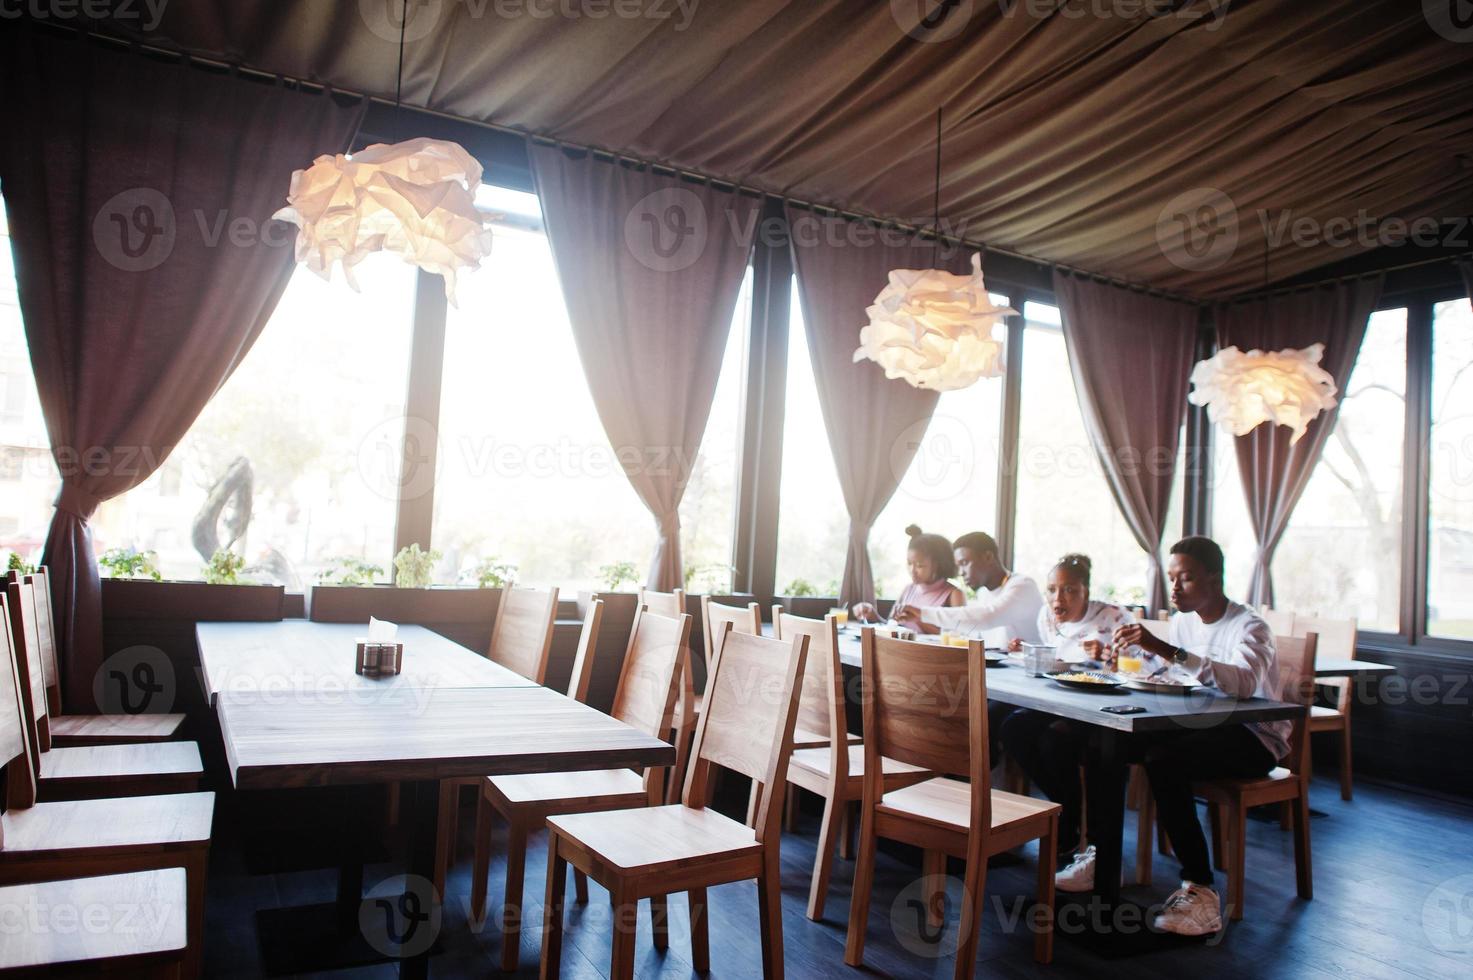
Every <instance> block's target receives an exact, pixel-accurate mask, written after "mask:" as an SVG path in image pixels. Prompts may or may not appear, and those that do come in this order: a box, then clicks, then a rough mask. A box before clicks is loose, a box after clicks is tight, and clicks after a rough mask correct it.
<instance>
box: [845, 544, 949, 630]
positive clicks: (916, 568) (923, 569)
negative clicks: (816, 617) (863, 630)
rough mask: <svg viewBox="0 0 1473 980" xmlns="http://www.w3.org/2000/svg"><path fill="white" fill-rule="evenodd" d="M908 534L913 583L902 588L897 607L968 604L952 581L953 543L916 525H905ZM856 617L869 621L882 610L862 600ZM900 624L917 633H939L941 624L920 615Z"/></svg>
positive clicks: (907, 560) (908, 560)
mask: <svg viewBox="0 0 1473 980" xmlns="http://www.w3.org/2000/svg"><path fill="white" fill-rule="evenodd" d="M905 533H906V534H907V535H909V536H910V546H909V547H908V548H907V549H906V552H905V564H906V567H907V568H909V570H910V584H909V585H907V586H906V587H905V588H904V589H903V590H901V593H900V598H898V599H896V600H895V609H897V610H900V609H903V608H905V607H907V606H909V607H911V608H917V607H923V606H961V605H965V604H966V601H967V597H966V596H965V595H963V594H962V590H961V589H959V588H957V587H956V586H955V585H953V584H952V583H951V582H950V581H949V580H950V579H951V577H952V576H954V575H955V574H956V559H955V557H953V556H952V553H951V542H950V541H949V540H948V539H946V538H943V537H942V536H941V535H939V534H926V533H925V532H923V531H922V530H921V529H920V528H919V527H917V526H916V525H914V524H912V525H911V526H910V527H908V528H906V529H905ZM854 617H855V618H856V619H858V620H861V621H865V622H868V621H871V620H874V619H878V618H879V613H878V612H877V611H876V610H875V607H874V604H873V603H869V602H859V603H855V605H854ZM900 623H901V625H902V626H905V627H907V628H909V629H913V630H915V631H916V632H918V633H938V632H940V627H937V626H931V625H929V624H926V623H922V622H921V621H920V618H919V617H907V618H906V619H903V620H900Z"/></svg>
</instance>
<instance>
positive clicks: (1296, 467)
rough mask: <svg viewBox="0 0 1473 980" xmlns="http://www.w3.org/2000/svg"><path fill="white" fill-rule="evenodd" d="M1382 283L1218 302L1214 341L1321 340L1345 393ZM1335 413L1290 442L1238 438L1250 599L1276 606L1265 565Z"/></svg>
mask: <svg viewBox="0 0 1473 980" xmlns="http://www.w3.org/2000/svg"><path fill="white" fill-rule="evenodd" d="M1383 282H1384V277H1382V276H1379V275H1378V276H1374V277H1372V278H1367V279H1356V280H1352V281H1350V282H1340V283H1335V284H1333V285H1330V286H1323V287H1316V288H1311V289H1305V290H1296V291H1294V292H1289V293H1283V294H1278V295H1272V296H1268V297H1265V298H1263V299H1258V300H1249V301H1246V302H1241V303H1227V304H1223V305H1220V306H1218V307H1217V310H1216V317H1217V341H1218V345H1219V346H1220V347H1228V346H1236V347H1238V348H1239V349H1240V350H1243V351H1250V350H1283V349H1284V348H1288V347H1293V348H1305V347H1308V346H1309V345H1311V344H1314V343H1323V344H1324V345H1325V353H1324V357H1323V358H1322V360H1321V361H1320V366H1321V367H1323V368H1324V369H1325V370H1326V371H1328V372H1330V375H1331V377H1333V378H1334V379H1335V384H1336V386H1337V387H1338V388H1339V389H1340V392H1341V394H1342V395H1343V394H1344V391H1345V384H1346V382H1347V381H1349V380H1350V372H1351V369H1352V368H1354V367H1355V359H1356V356H1357V355H1358V354H1359V353H1360V345H1361V341H1362V340H1363V339H1364V338H1365V335H1366V323H1367V321H1368V320H1369V319H1370V316H1371V314H1372V313H1373V312H1374V311H1375V309H1376V303H1377V302H1378V301H1379V300H1380V298H1381V287H1382V284H1383ZM1339 412H1340V409H1339V406H1338V405H1337V406H1336V407H1335V408H1332V409H1330V410H1329V411H1327V412H1322V413H1321V414H1320V415H1319V416H1318V417H1317V418H1316V419H1315V420H1314V421H1313V422H1311V423H1310V424H1309V429H1308V430H1307V431H1306V432H1305V433H1304V437H1303V438H1302V439H1300V440H1299V442H1298V443H1296V444H1294V445H1290V444H1289V440H1290V438H1291V437H1292V436H1293V431H1292V430H1291V429H1289V428H1288V427H1287V426H1282V425H1268V424H1264V425H1260V426H1258V427H1257V428H1256V429H1254V430H1253V431H1252V432H1250V433H1248V434H1247V435H1245V436H1238V437H1237V439H1236V440H1235V443H1236V445H1235V449H1236V451H1237V454H1238V472H1239V476H1240V477H1241V478H1242V482H1243V493H1244V495H1245V497H1246V499H1247V505H1248V518H1249V521H1250V522H1251V523H1252V525H1253V536H1254V539H1255V540H1256V541H1257V544H1258V551H1257V554H1256V555H1255V556H1254V560H1253V580H1252V584H1251V585H1250V587H1249V590H1248V598H1247V601H1248V602H1249V603H1250V604H1252V605H1268V606H1271V605H1273V602H1274V588H1273V576H1272V573H1271V572H1270V566H1271V565H1272V563H1273V557H1274V550H1275V549H1276V548H1277V547H1278V545H1279V540H1280V539H1281V538H1282V537H1283V536H1284V531H1285V529H1286V528H1288V526H1289V518H1290V517H1291V516H1292V515H1293V513H1294V506H1295V505H1296V504H1297V503H1299V498H1300V496H1302V495H1303V493H1304V488H1305V487H1306V486H1308V485H1309V478H1310V477H1311V476H1312V475H1313V473H1314V468H1315V464H1316V463H1318V462H1319V459H1320V455H1321V453H1323V452H1324V448H1325V444H1326V443H1327V442H1328V441H1329V439H1330V434H1331V433H1332V432H1333V431H1334V428H1335V420H1336V418H1338V417H1339Z"/></svg>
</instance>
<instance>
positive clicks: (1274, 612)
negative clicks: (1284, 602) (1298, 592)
mask: <svg viewBox="0 0 1473 980" xmlns="http://www.w3.org/2000/svg"><path fill="white" fill-rule="evenodd" d="M1258 615H1259V616H1260V617H1262V618H1263V621H1264V622H1265V623H1267V624H1268V628H1269V629H1271V630H1273V631H1274V636H1293V635H1295V634H1294V614H1293V613H1292V612H1289V611H1288V610H1286V609H1273V608H1270V607H1268V606H1261V607H1259V610H1258Z"/></svg>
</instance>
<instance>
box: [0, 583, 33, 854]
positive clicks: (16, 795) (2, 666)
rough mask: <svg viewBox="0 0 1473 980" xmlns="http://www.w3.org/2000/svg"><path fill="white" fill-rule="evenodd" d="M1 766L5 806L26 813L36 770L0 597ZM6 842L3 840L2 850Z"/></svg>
mask: <svg viewBox="0 0 1473 980" xmlns="http://www.w3.org/2000/svg"><path fill="white" fill-rule="evenodd" d="M0 620H3V621H4V622H3V627H0V635H3V639H0V645H3V646H4V648H5V649H4V650H3V651H0V766H4V767H5V806H6V807H7V808H11V807H18V808H22V809H24V808H25V807H29V806H31V805H32V804H33V803H35V802H36V770H35V765H34V761H33V759H32V756H31V742H30V739H29V737H28V736H27V729H28V728H29V727H30V726H28V725H27V724H26V718H25V714H24V711H25V708H24V706H23V704H22V701H21V685H20V677H19V674H18V673H17V671H16V655H15V654H16V651H15V645H14V644H13V643H11V641H10V610H9V602H8V601H7V598H6V597H5V596H4V595H0ZM4 845H5V841H4V838H3V837H0V849H3V848H4Z"/></svg>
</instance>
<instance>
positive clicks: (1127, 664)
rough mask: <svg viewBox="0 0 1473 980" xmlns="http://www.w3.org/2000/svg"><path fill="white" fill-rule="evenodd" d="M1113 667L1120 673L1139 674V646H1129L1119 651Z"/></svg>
mask: <svg viewBox="0 0 1473 980" xmlns="http://www.w3.org/2000/svg"><path fill="white" fill-rule="evenodd" d="M1115 669H1116V670H1118V671H1120V672H1121V673H1122V674H1139V673H1140V672H1141V650H1140V647H1135V646H1133V647H1131V648H1129V649H1128V650H1124V651H1122V652H1121V654H1120V656H1119V658H1118V659H1116V661H1115Z"/></svg>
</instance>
